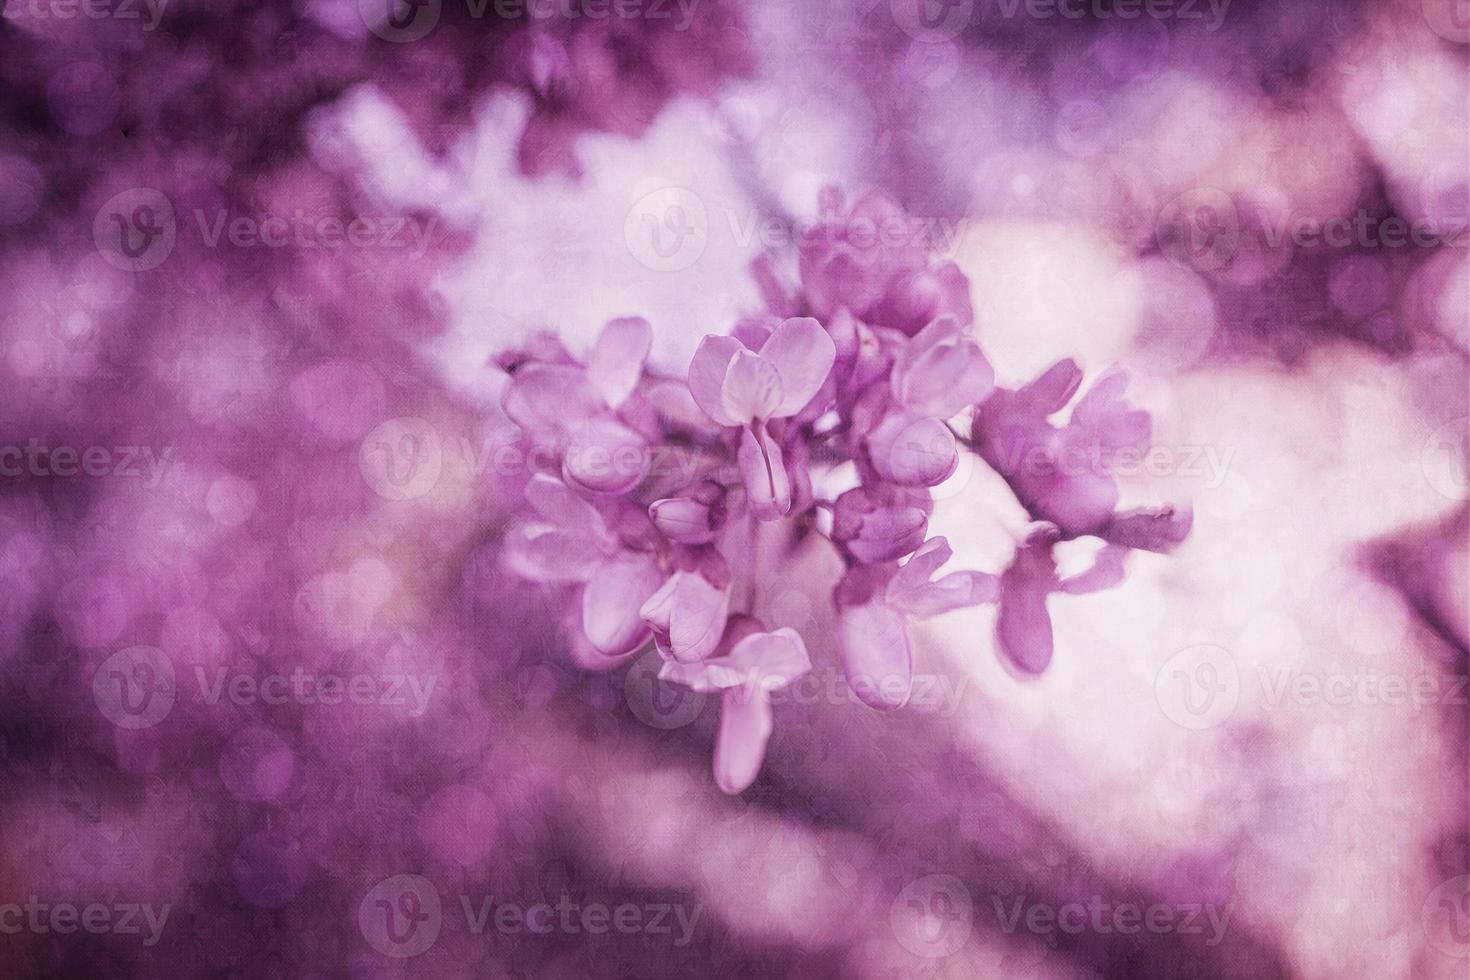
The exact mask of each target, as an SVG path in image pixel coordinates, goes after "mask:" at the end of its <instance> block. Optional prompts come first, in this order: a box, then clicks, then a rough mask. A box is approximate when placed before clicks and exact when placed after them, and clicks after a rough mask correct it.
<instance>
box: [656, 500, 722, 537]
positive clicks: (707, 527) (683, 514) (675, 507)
mask: <svg viewBox="0 0 1470 980" xmlns="http://www.w3.org/2000/svg"><path fill="white" fill-rule="evenodd" d="M648 516H649V517H650V518H651V519H652V520H653V525H654V527H656V528H658V529H659V530H660V531H662V532H663V533H664V535H665V536H666V537H667V538H668V539H669V540H670V541H677V542H679V543H680V544H704V543H706V542H708V541H709V540H710V539H712V538H713V537H714V536H715V529H714V527H713V526H712V525H711V521H710V509H709V506H708V505H707V504H703V503H700V502H699V501H698V500H694V499H691V498H689V497H665V498H664V499H663V500H655V501H654V502H653V503H652V504H650V505H649V507H648Z"/></svg>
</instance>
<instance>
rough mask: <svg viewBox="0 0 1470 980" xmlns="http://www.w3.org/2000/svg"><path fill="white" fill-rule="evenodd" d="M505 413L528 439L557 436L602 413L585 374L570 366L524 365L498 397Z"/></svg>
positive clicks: (602, 408)
mask: <svg viewBox="0 0 1470 980" xmlns="http://www.w3.org/2000/svg"><path fill="white" fill-rule="evenodd" d="M501 406H502V407H503V408H504V409H505V414H506V415H507V416H508V417H509V418H510V420H511V421H512V422H514V423H516V425H519V426H520V427H521V429H522V430H524V431H525V433H526V435H527V437H529V438H534V437H536V436H538V435H545V434H549V433H558V432H561V431H563V430H564V429H565V428H566V427H567V426H568V425H569V424H575V423H577V422H581V421H584V420H586V419H590V418H592V417H593V416H594V415H596V414H598V413H599V412H602V411H604V406H603V404H602V396H601V395H599V394H598V393H597V391H596V390H595V389H594V388H593V387H592V385H591V384H590V383H589V382H588V380H587V372H586V371H584V370H582V368H580V367H577V366H575V365H571V364H527V365H525V366H524V367H522V368H520V369H519V370H517V371H516V373H515V374H514V375H513V376H512V378H511V382H510V385H509V387H507V388H506V390H505V394H504V395H503V396H502V397H501Z"/></svg>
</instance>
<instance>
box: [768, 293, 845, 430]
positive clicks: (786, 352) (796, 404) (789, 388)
mask: <svg viewBox="0 0 1470 980" xmlns="http://www.w3.org/2000/svg"><path fill="white" fill-rule="evenodd" d="M760 356H761V358H762V359H763V360H765V361H767V362H768V363H770V364H771V365H772V366H773V367H775V369H776V371H777V373H778V374H779V375H780V377H781V401H780V403H779V404H778V405H777V406H776V408H775V410H774V412H772V414H771V415H767V416H764V417H765V418H786V417H787V416H790V415H795V414H796V413H797V412H800V411H801V410H802V409H803V408H805V407H806V404H807V402H809V401H811V400H812V399H813V398H814V397H816V394H817V392H818V391H820V390H821V389H822V384H823V382H825V381H826V380H827V375H828V374H830V373H831V371H832V363H833V362H834V361H835V360H836V359H837V345H836V344H834V343H833V342H832V337H831V335H829V334H828V333H827V331H826V330H824V329H822V325H821V324H820V323H818V322H817V321H816V320H814V319H812V318H811V317H809V316H799V317H792V318H791V319H789V320H783V321H782V322H781V325H780V326H778V327H777V328H776V330H775V332H774V333H772V334H771V337H770V339H769V340H767V341H766V342H765V343H764V344H763V345H761V352H760Z"/></svg>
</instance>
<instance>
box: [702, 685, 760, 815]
mask: <svg viewBox="0 0 1470 980" xmlns="http://www.w3.org/2000/svg"><path fill="white" fill-rule="evenodd" d="M770 738H771V701H770V698H768V697H767V696H766V694H765V692H764V691H758V690H749V689H746V688H743V687H732V688H730V689H729V690H728V691H726V692H725V697H724V699H723V701H722V702H721V703H720V733H719V735H717V736H716V738H715V762H714V769H715V782H716V783H717V784H719V787H720V789H722V790H724V791H725V792H726V793H729V794H730V795H731V796H734V795H735V794H736V793H741V792H744V791H745V789H746V788H747V787H749V786H750V784H751V783H753V782H755V777H756V776H758V775H760V771H761V763H762V762H763V761H765V757H766V743H767V742H768V741H769V740H770Z"/></svg>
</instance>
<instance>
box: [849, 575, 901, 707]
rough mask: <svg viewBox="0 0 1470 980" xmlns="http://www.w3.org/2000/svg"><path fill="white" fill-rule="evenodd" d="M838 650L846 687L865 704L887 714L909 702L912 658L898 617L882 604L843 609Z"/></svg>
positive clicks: (866, 604)
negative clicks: (888, 711)
mask: <svg viewBox="0 0 1470 980" xmlns="http://www.w3.org/2000/svg"><path fill="white" fill-rule="evenodd" d="M837 646H838V649H839V650H840V651H841V652H842V669H843V671H844V672H845V673H846V674H847V683H848V686H850V687H851V688H852V689H853V692H854V693H855V694H857V696H858V697H859V698H861V699H862V702H863V703H864V704H866V705H867V706H868V707H870V708H877V709H878V710H880V711H887V710H889V709H891V708H900V707H902V706H903V705H904V704H905V703H907V702H908V699H909V692H910V690H911V688H912V685H913V677H914V656H913V651H912V650H911V649H910V647H909V638H908V630H907V629H906V628H905V623H904V619H903V617H902V616H901V615H899V614H898V613H897V612H894V611H893V610H892V609H890V608H888V606H887V605H886V604H885V603H883V602H881V601H875V602H869V603H865V604H864V605H861V606H850V607H848V608H846V609H843V610H842V611H841V612H840V613H838V616H837Z"/></svg>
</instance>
